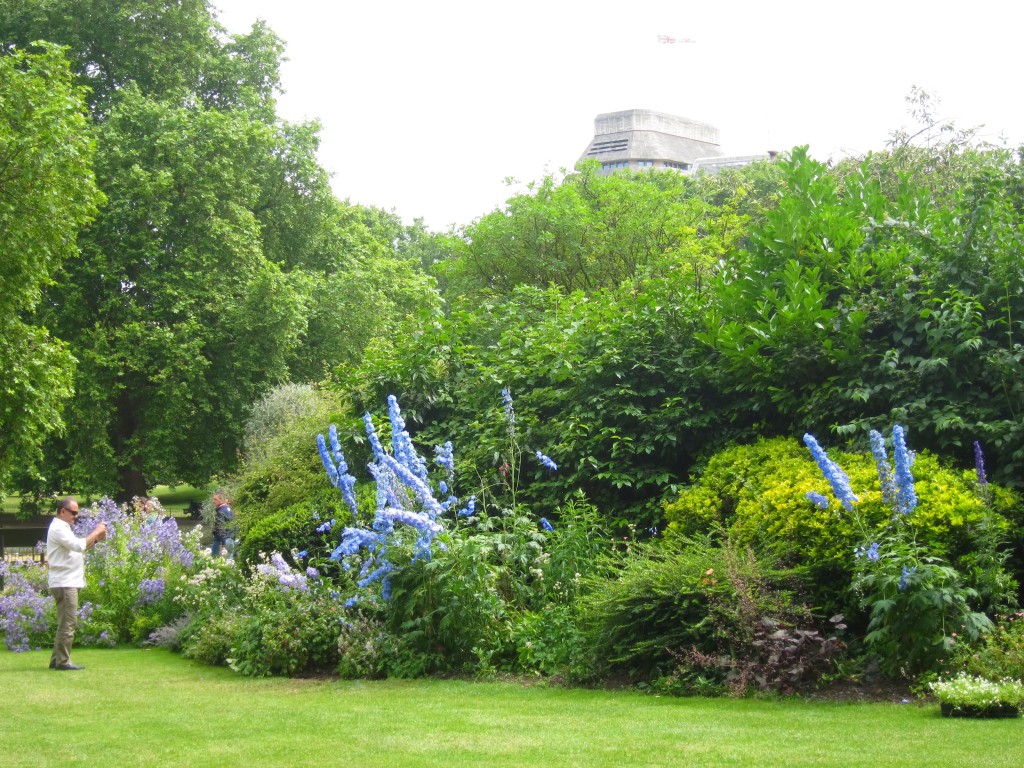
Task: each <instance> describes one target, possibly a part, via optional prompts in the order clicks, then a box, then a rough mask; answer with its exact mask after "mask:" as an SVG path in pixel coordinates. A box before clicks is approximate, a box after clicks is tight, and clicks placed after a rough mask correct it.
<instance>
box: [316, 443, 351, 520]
mask: <svg viewBox="0 0 1024 768" xmlns="http://www.w3.org/2000/svg"><path fill="white" fill-rule="evenodd" d="M327 436H328V438H329V439H330V441H331V452H330V453H328V451H327V443H326V442H325V441H324V436H323V435H317V436H316V445H317V449H318V450H319V451H320V461H322V462H323V464H324V469H326V470H327V477H328V478H330V481H331V485H333V486H334V487H335V488H338V489H340V490H341V495H342V497H343V498H344V499H345V503H346V504H348V506H349V509H351V510H352V514H353V515H355V514H357V513H358V512H359V509H358V507H357V505H356V495H355V485H356V479H355V478H354V477H353V476H352V475H350V474H349V473H348V464H347V463H346V461H345V455H344V454H343V453H342V452H341V443H339V442H338V428H337V427H336V426H334V425H333V424H331V427H330V429H328V430H327Z"/></svg>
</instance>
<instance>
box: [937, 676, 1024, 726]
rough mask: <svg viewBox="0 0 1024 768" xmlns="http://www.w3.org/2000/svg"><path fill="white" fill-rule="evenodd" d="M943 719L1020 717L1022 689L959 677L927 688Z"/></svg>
mask: <svg viewBox="0 0 1024 768" xmlns="http://www.w3.org/2000/svg"><path fill="white" fill-rule="evenodd" d="M930 687H931V689H932V692H933V693H934V694H935V697H936V698H937V699H938V700H939V709H940V711H941V712H942V716H943V717H1020V715H1021V707H1022V706H1024V685H1022V684H1021V682H1020V681H1019V680H1011V679H1004V680H986V679H985V678H983V677H970V676H968V675H964V674H961V675H959V676H958V677H955V678H953V679H952V680H939V681H938V682H934V683H931V685H930Z"/></svg>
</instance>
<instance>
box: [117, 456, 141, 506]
mask: <svg viewBox="0 0 1024 768" xmlns="http://www.w3.org/2000/svg"><path fill="white" fill-rule="evenodd" d="M117 480H118V486H119V488H118V492H117V499H116V501H117V502H118V503H121V504H123V503H125V502H127V501H131V500H132V499H133V498H135V497H136V496H138V497H139V498H145V497H146V496H147V493H146V491H147V488H146V478H145V477H143V475H142V462H141V461H140V460H139V459H137V458H136V459H134V460H133V461H132V462H131V465H130V466H127V467H118V469H117Z"/></svg>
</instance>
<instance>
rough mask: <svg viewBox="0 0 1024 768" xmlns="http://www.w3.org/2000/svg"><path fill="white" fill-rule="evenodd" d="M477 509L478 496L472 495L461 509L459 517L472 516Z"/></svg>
mask: <svg viewBox="0 0 1024 768" xmlns="http://www.w3.org/2000/svg"><path fill="white" fill-rule="evenodd" d="M475 511H476V496H470V497H469V501H467V502H466V506H464V507H463V508H462V509H460V510H459V517H472V515H473V513H474V512H475Z"/></svg>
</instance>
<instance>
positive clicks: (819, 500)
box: [804, 491, 828, 509]
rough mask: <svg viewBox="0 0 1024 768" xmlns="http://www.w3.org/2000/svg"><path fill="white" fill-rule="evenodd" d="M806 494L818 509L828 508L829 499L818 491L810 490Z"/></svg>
mask: <svg viewBox="0 0 1024 768" xmlns="http://www.w3.org/2000/svg"><path fill="white" fill-rule="evenodd" d="M804 496H806V497H807V498H808V499H809V500H810V502H811V503H812V504H813V505H814V506H816V507H817V508H818V509H828V499H827V498H826V497H825V496H822V495H821V494H820V493H818V492H817V491H808V492H807V493H805V494H804Z"/></svg>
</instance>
